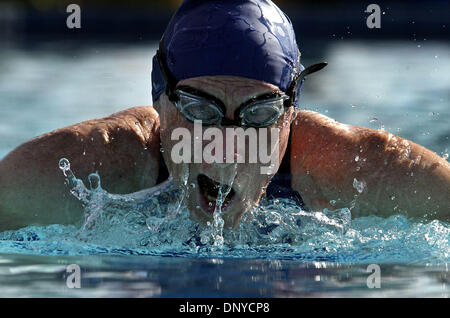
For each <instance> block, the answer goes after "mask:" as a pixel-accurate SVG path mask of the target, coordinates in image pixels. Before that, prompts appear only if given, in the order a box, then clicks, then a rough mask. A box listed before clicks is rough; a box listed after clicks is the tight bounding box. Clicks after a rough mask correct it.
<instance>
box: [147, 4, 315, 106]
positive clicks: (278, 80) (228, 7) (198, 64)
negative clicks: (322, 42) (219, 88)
mask: <svg viewBox="0 0 450 318" xmlns="http://www.w3.org/2000/svg"><path fill="white" fill-rule="evenodd" d="M322 67H323V66H322ZM320 68H321V67H320ZM164 69H166V70H164ZM303 70H304V67H303V66H302V65H301V64H300V51H299V50H298V46H297V42H296V39H295V33H294V29H293V27H292V23H291V21H290V20H289V18H288V17H287V15H286V14H284V13H283V12H282V11H281V10H280V9H279V8H278V7H277V6H276V5H275V4H274V3H273V2H272V1H270V0H226V1H224V0H185V1H184V2H183V3H182V5H181V6H180V8H179V9H178V10H177V11H176V12H175V14H174V16H173V17H172V19H171V21H170V22H169V25H168V26H167V29H166V31H165V33H164V36H163V39H162V40H161V43H160V49H159V52H158V54H157V55H156V56H155V57H154V58H153V70H152V95H153V102H155V101H156V100H157V99H158V98H159V97H160V96H161V94H162V93H163V92H164V91H165V90H166V89H167V85H168V83H167V82H168V74H166V73H170V76H169V77H171V78H172V81H173V82H178V81H181V80H184V79H187V78H192V77H197V76H207V75H232V76H241V77H246V78H251V79H256V80H260V81H263V82H266V83H270V84H273V85H276V86H277V87H279V88H280V89H281V90H282V91H284V92H287V91H288V90H289V88H292V87H291V86H292V84H293V82H294V81H295V80H296V79H298V76H299V74H300V72H302V71H303ZM302 82H303V78H301V80H300V81H299V83H298V85H296V86H295V88H294V89H295V96H298V94H299V92H300V87H301V84H302ZM293 101H294V103H295V104H296V101H297V98H296V97H294V100H293Z"/></svg>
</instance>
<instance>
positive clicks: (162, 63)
mask: <svg viewBox="0 0 450 318" xmlns="http://www.w3.org/2000/svg"><path fill="white" fill-rule="evenodd" d="M163 42H164V35H163V37H162V38H161V40H160V41H159V49H158V50H157V51H156V55H157V57H158V64H159V68H160V70H161V73H162V75H163V77H164V80H165V82H166V94H167V96H168V97H169V100H170V101H172V102H174V101H176V98H177V97H176V95H175V87H176V85H177V81H176V79H175V78H174V77H173V75H172V74H171V73H170V71H169V68H168V66H167V64H166V59H165V58H164V51H163Z"/></svg>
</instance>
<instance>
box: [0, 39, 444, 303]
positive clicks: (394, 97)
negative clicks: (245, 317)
mask: <svg viewBox="0 0 450 318" xmlns="http://www.w3.org/2000/svg"><path fill="white" fill-rule="evenodd" d="M56 47H58V50H57V49H56ZM155 49H156V46H155V45H149V46H136V47H125V48H124V47H115V46H112V45H103V46H99V47H97V48H95V49H93V48H91V47H89V48H81V49H75V50H74V49H73V48H70V46H68V48H67V49H64V50H61V49H60V46H55V44H49V45H48V46H43V47H39V48H33V49H32V50H30V49H27V50H25V49H20V48H14V47H9V48H7V49H3V50H2V51H0V158H1V157H2V156H4V155H6V154H7V153H8V152H9V151H11V150H12V149H13V148H14V147H15V146H17V145H18V144H20V143H21V142H23V141H26V140H27V139H29V138H31V137H34V136H36V135H39V134H41V133H44V132H47V131H49V130H52V129H56V128H58V127H62V126H66V125H70V124H73V123H76V122H79V121H82V120H86V119H90V118H95V117H102V116H105V115H108V114H110V113H113V112H115V111H119V110H123V109H124V108H127V107H132V106H137V105H148V104H150V96H151V94H150V65H151V63H150V61H151V57H152V55H153V53H154V51H155ZM448 52H450V51H449V44H448V43H440V42H434V43H433V42H429V43H426V44H422V45H420V46H418V45H417V43H415V42H414V43H410V42H405V43H399V42H395V43H390V42H378V43H372V42H371V43H365V42H336V43H335V44H333V45H331V46H329V47H328V48H327V49H326V50H325V51H324V52H323V55H324V56H323V58H324V59H326V60H327V61H328V62H329V64H330V65H329V67H328V68H327V69H326V71H323V72H321V74H318V75H316V76H311V78H309V79H308V81H307V83H306V84H305V86H304V92H303V97H302V101H303V104H302V105H303V107H305V108H306V109H312V110H316V111H319V112H321V113H324V114H326V115H328V116H330V117H333V118H335V119H336V120H338V121H341V122H344V123H350V124H356V125H363V126H367V127H371V128H378V129H386V130H388V131H390V132H392V133H395V134H398V135H400V136H402V137H405V138H408V139H411V140H413V141H416V142H418V143H420V144H422V145H424V146H426V147H428V148H430V149H432V150H433V151H435V152H437V153H438V154H440V155H442V156H448V155H447V153H448V149H449V146H450V141H449V137H450V128H449V127H450V126H449V125H448V123H449V119H450V118H449V117H450V112H449V97H450V96H449V92H450V89H449V88H450V87H449V86H450V81H449V76H450V75H448V72H447V71H446V70H448V69H449V66H450V55H449V53H448ZM303 64H305V65H308V64H309V63H308V61H307V60H304V61H303ZM36 118H39V120H36ZM80 155H81V154H80ZM66 172H67V171H66ZM95 177H98V176H95ZM99 177H100V179H101V176H99ZM74 178H76V176H75V177H74ZM73 180H76V179H73ZM73 180H72V181H73ZM69 181H70V180H69ZM75 190H76V191H75V192H76V193H75V194H77V193H78V194H80V193H81V194H85V195H86V196H81V197H82V198H83V200H85V204H86V219H85V221H84V223H82V224H76V225H71V226H62V225H57V224H55V225H51V226H46V227H27V228H24V229H20V230H17V231H6V232H3V233H0V297H11V296H18V297H27V296H33V297H35V296H40V297H47V296H56V297H78V296H81V297H115V296H118V297H188V296H193V297H194V296H195V297H209V296H211V297H231V296H240V297H259V296H263V297H264V296H269V297H284V296H295V297H297V296H314V297H316V296H318V297H335V296H339V297H385V296H386V297H389V296H393V297H409V296H427V297H448V296H449V289H448V288H449V273H448V263H449V261H450V246H449V238H450V225H449V224H448V223H445V222H440V221H430V220H421V219H408V218H406V217H404V216H401V215H394V216H391V217H389V218H379V217H376V216H369V217H361V218H356V219H352V218H351V211H350V210H348V209H341V210H336V211H327V210H325V211H313V212H306V211H301V210H300V209H299V207H298V206H296V204H295V202H293V201H290V200H287V199H279V200H270V201H269V200H267V201H264V202H263V203H262V204H261V205H260V206H259V207H255V208H254V209H253V210H252V211H251V213H247V214H246V215H245V217H244V219H243V221H242V222H241V225H240V227H239V228H238V229H236V230H234V231H222V230H221V228H220V224H219V226H218V225H217V224H211V225H209V226H199V225H198V224H196V223H194V222H192V221H191V220H189V218H188V211H186V209H185V208H183V205H182V204H180V203H181V201H182V200H183V195H182V189H178V188H174V187H173V186H172V185H171V184H170V183H168V184H165V185H163V186H162V187H161V189H158V191H155V190H149V191H144V193H141V194H139V195H120V196H119V195H114V194H110V193H107V192H105V191H103V190H102V189H101V188H89V187H88V186H87V185H86V186H85V185H82V184H79V183H78V184H76V189H75ZM180 191H181V194H180ZM164 196H170V197H171V198H172V199H173V200H172V201H170V202H167V200H166V201H164V200H165V197H164ZM449 213H450V211H449ZM69 264H77V265H78V266H79V267H80V268H81V272H82V288H80V289H70V288H68V287H67V284H66V280H67V277H68V273H67V272H66V269H67V265H69ZM370 264H376V265H378V266H379V268H380V282H381V286H380V287H381V288H369V287H368V278H369V275H371V271H367V268H368V265H370ZM369 285H370V284H369Z"/></svg>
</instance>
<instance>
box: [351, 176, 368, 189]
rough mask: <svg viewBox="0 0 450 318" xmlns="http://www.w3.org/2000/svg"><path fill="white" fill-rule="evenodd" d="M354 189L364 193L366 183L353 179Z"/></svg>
mask: <svg viewBox="0 0 450 318" xmlns="http://www.w3.org/2000/svg"><path fill="white" fill-rule="evenodd" d="M353 188H355V189H356V191H358V192H359V193H363V191H364V189H365V188H366V183H365V182H364V180H361V181H358V180H357V179H356V178H353Z"/></svg>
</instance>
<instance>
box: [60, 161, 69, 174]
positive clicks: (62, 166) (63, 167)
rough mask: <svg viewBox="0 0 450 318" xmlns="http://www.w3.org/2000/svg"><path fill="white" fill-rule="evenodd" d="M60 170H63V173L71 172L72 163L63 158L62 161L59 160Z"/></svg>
mask: <svg viewBox="0 0 450 318" xmlns="http://www.w3.org/2000/svg"><path fill="white" fill-rule="evenodd" d="M59 169H61V170H62V171H63V172H66V171H68V170H70V161H69V160H68V159H66V158H62V159H61V160H59Z"/></svg>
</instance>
